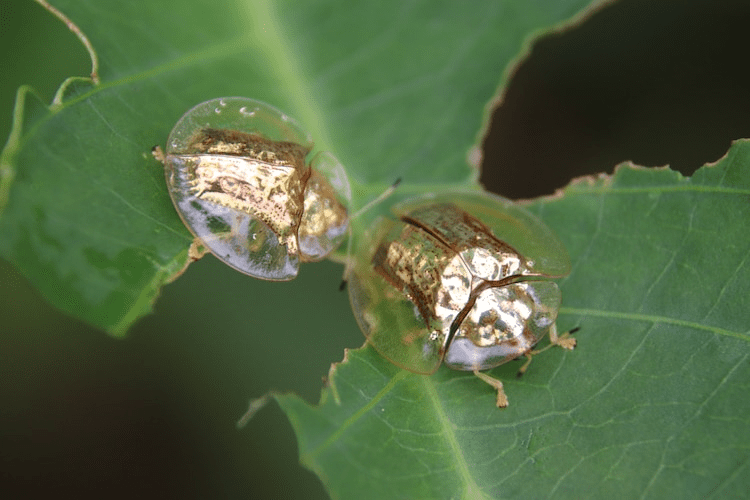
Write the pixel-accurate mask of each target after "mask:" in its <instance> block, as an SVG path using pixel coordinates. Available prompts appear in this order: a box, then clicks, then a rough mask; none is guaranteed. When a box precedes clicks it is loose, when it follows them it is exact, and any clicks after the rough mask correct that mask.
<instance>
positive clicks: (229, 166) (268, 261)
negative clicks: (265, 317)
mask: <svg viewBox="0 0 750 500" xmlns="http://www.w3.org/2000/svg"><path fill="white" fill-rule="evenodd" d="M312 148H313V143H312V140H311V138H310V136H309V135H308V134H307V133H305V132H304V131H303V130H302V128H301V127H300V126H299V125H298V124H297V122H295V121H294V120H292V119H291V118H289V117H288V116H286V115H284V114H283V113H282V112H281V111H279V110H278V109H276V108H274V107H272V106H269V105H268V104H265V103H262V102H260V101H256V100H253V99H247V98H244V97H225V98H218V99H212V100H210V101H206V102H203V103H201V104H198V105H197V106H195V107H194V108H192V109H191V110H189V111H188V112H187V113H185V115H183V116H182V118H180V120H179V121H178V122H177V124H176V125H175V127H174V129H173V130H172V132H171V133H170V135H169V138H168V140H167V148H166V153H163V152H161V150H160V149H159V148H156V149H155V153H154V156H156V157H157V158H158V159H159V160H160V161H162V163H164V167H165V174H166V179H167V186H168V188H169V194H170V196H171V197H172V201H173V203H174V205H175V208H176V209H177V213H178V214H179V215H180V217H181V218H182V220H183V222H184V223H185V225H186V226H187V227H188V229H190V231H191V232H192V233H193V235H194V236H195V237H196V241H200V243H201V244H202V245H204V246H205V247H206V248H207V249H208V250H210V251H211V252H212V253H213V254H214V255H215V256H216V257H217V258H219V259H220V260H222V261H224V262H225V263H227V264H228V265H230V266H232V267H233V268H235V269H237V270H238V271H241V272H243V273H245V274H248V275H250V276H254V277H256V278H261V279H266V280H290V279H293V278H294V277H296V276H297V272H298V270H299V263H300V262H306V261H315V260H320V259H323V258H325V257H326V256H327V255H328V254H329V253H330V252H332V251H333V250H335V249H336V248H337V247H338V246H339V245H340V244H341V242H342V241H343V239H344V237H345V236H346V232H347V227H348V223H349V221H348V216H347V208H346V205H347V204H348V202H349V200H350V198H351V192H350V187H349V181H348V179H347V176H346V172H345V171H344V168H343V166H342V165H341V164H340V163H339V162H338V160H336V158H335V157H334V156H333V155H332V154H330V153H318V154H317V155H315V156H314V157H312V159H309V157H310V156H311V151H312Z"/></svg>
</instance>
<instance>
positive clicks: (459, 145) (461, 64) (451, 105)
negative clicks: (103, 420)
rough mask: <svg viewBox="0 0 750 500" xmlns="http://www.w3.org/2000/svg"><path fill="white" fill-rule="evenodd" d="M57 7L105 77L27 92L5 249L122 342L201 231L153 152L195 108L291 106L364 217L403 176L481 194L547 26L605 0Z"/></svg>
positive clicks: (68, 3) (9, 159) (69, 307)
mask: <svg viewBox="0 0 750 500" xmlns="http://www.w3.org/2000/svg"><path fill="white" fill-rule="evenodd" d="M53 3H54V6H55V7H56V8H57V9H59V10H60V11H61V12H63V13H64V14H65V15H67V16H68V18H69V19H70V21H72V22H73V23H74V24H73V26H76V27H77V29H78V30H80V33H81V37H82V38H83V35H85V36H86V40H88V41H89V42H90V44H91V51H92V54H95V55H96V56H97V59H98V63H97V64H94V66H95V67H94V69H93V70H92V74H93V75H95V76H96V78H94V79H93V80H91V81H88V82H86V81H85V80H84V79H81V78H71V79H69V80H68V81H66V82H65V83H64V85H63V86H62V87H61V89H60V90H59V91H58V95H57V96H56V99H55V102H54V103H53V106H51V107H50V108H49V109H47V110H45V112H44V113H43V114H42V116H39V117H38V118H36V119H35V120H33V121H31V120H29V119H28V117H27V107H26V106H24V105H23V97H24V96H25V95H26V94H25V92H21V94H20V95H21V97H22V98H21V99H19V105H18V106H17V113H16V116H15V121H14V124H15V128H14V131H13V133H12V134H11V136H10V138H9V141H8V143H7V145H6V148H5V150H4V151H3V154H2V159H1V161H0V165H1V166H0V175H1V177H0V211H1V212H0V255H2V256H3V257H4V258H6V259H8V260H10V261H11V262H12V263H13V264H14V265H15V266H16V267H18V268H19V269H20V270H21V272H22V273H23V274H24V275H25V276H26V277H27V278H28V279H29V280H30V281H31V282H32V283H33V284H34V285H35V286H36V287H37V288H38V289H39V290H40V291H41V292H42V293H43V294H44V295H45V297H46V298H47V299H48V300H49V301H50V302H51V303H53V304H54V305H55V306H57V307H59V308H61V309H62V310H64V311H66V312H68V313H70V314H72V315H75V316H77V317H79V318H82V319H84V320H86V321H88V322H90V323H92V324H94V325H97V326H99V327H101V328H104V329H105V330H107V331H108V332H110V333H112V334H115V335H122V334H124V333H125V332H126V330H127V328H128V327H129V326H130V325H131V324H132V323H133V322H134V321H135V320H136V319H137V318H138V317H140V316H142V315H144V314H146V313H148V312H149V311H150V309H151V304H152V302H153V301H154V300H155V298H156V296H157V295H158V293H159V290H160V288H161V286H162V285H163V284H164V283H166V282H168V281H169V280H171V279H173V278H174V277H175V276H176V275H177V274H178V273H179V272H180V271H181V270H182V269H183V268H184V266H185V265H186V261H187V253H186V250H187V247H188V245H189V244H190V241H191V237H190V235H189V233H188V231H187V230H186V229H185V228H184V227H183V225H182V223H181V222H180V220H179V218H178V217H177V214H176V213H175V211H174V209H173V207H172V204H171V202H170V200H169V197H168V194H167V191H166V187H165V183H164V180H163V174H162V170H161V167H160V165H159V164H158V163H156V162H155V161H154V160H153V158H151V155H150V150H151V148H152V146H154V145H155V144H163V143H164V141H165V140H166V137H167V134H168V133H169V130H170V129H171V127H172V126H173V124H174V123H175V122H176V121H177V119H178V118H179V117H180V116H181V114H182V113H184V112H185V111H186V110H187V109H189V108H190V107H191V106H193V105H195V104H197V103H199V102H201V101H204V100H207V99H210V98H214V97H220V96H228V95H243V96H248V97H252V98H256V99H260V100H263V101H266V102H269V103H271V104H273V105H275V106H277V107H279V108H280V109H283V110H284V111H286V112H287V113H289V114H290V115H291V116H294V117H295V118H297V119H298V121H300V122H301V123H302V124H303V125H304V126H305V127H307V128H308V129H309V130H310V132H311V133H312V135H313V137H314V138H315V140H316V141H317V146H318V147H319V148H320V149H327V150H331V151H334V152H335V154H336V155H337V156H338V157H339V158H340V159H341V160H342V161H343V163H344V165H345V166H346V167H347V169H348V171H349V173H350V175H351V177H352V181H353V187H354V193H355V199H354V206H353V209H355V210H356V208H358V207H359V206H361V205H362V204H363V203H364V202H365V201H366V200H368V199H370V198H372V196H374V195H375V194H377V193H379V192H381V191H382V189H383V187H384V186H386V185H389V184H390V183H391V182H392V181H393V180H394V179H395V178H397V177H402V178H403V179H404V184H403V187H402V192H403V193H415V192H421V191H425V190H430V189H434V188H435V187H439V186H443V187H450V186H455V185H461V184H463V185H474V186H476V178H477V176H478V172H477V166H478V158H479V156H480V155H479V154H478V144H477V143H478V139H479V137H480V135H478V133H479V134H481V130H482V129H483V128H484V127H485V126H486V122H487V120H488V111H489V109H488V105H487V102H488V100H489V99H490V98H491V97H492V96H493V94H495V93H496V92H497V91H498V85H500V88H502V85H503V83H504V82H505V74H504V73H503V71H504V69H505V68H506V67H508V65H509V64H510V62H511V61H512V59H513V58H515V57H518V55H519V53H523V52H524V51H525V50H527V47H528V44H529V42H530V40H531V35H532V33H537V34H542V33H543V32H544V31H543V30H547V31H549V30H550V27H551V26H554V25H556V24H559V23H562V22H564V21H566V20H568V19H570V18H571V16H574V15H576V14H577V13H579V12H581V11H582V10H583V9H584V8H586V7H587V6H588V5H589V4H591V5H594V4H596V3H598V2H596V1H592V0H565V1H560V0H557V1H551V0H548V1H541V0H538V1H534V2H525V3H524V4H523V6H522V7H521V6H519V5H517V3H516V2H513V1H510V0H506V1H494V0H486V1H482V2H474V3H472V6H471V8H466V6H465V5H463V4H461V3H460V2H447V3H443V4H441V5H440V6H436V5H433V4H432V3H430V2H422V3H407V4H404V3H403V2H396V1H391V2H386V3H383V2H379V3H373V4H356V5H354V4H352V3H351V2H345V1H343V0H330V1H327V2H319V1H308V2H300V1H296V0H295V1H291V0H285V1H279V2H270V1H262V0H256V1H243V2H240V1H230V0H223V1H221V2H211V3H205V2H191V3H190V5H189V7H186V5H185V2H178V1H166V0H165V1H161V2H127V3H122V2H112V1H109V2H107V1H99V2H82V1H73V0H56V1H54V2H53ZM114 12H116V15H115V14H113V13H114ZM97 65H98V66H97ZM467 158H469V159H470V161H468V162H467ZM360 227H361V226H360Z"/></svg>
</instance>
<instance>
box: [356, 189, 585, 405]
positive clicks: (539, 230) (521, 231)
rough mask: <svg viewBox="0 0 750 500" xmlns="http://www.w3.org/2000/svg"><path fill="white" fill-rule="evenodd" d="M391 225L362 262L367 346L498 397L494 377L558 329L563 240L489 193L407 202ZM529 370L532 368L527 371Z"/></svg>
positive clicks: (560, 340) (359, 291) (361, 315)
mask: <svg viewBox="0 0 750 500" xmlns="http://www.w3.org/2000/svg"><path fill="white" fill-rule="evenodd" d="M394 213H395V215H396V216H397V218H395V219H391V218H383V219H381V220H380V221H379V223H378V224H376V226H375V229H374V230H373V231H372V232H371V234H369V235H368V237H367V238H365V240H366V241H364V242H363V244H362V245H360V248H359V249H358V251H357V255H356V256H355V263H354V267H353V272H352V276H351V277H350V281H349V296H350V300H351V303H352V308H353V310H354V312H355V316H356V317H357V322H358V323H359V326H360V328H361V329H362V331H363V332H364V334H365V336H366V337H367V339H368V341H369V342H370V343H371V344H372V345H373V347H375V349H376V350H377V351H378V352H380V354H382V355H383V356H384V357H385V358H387V359H388V360H389V361H391V362H392V363H394V364H396V365H398V366H400V367H402V368H404V369H406V370H409V371H413V372H416V373H423V374H430V373H433V372H435V371H436V370H437V369H438V367H439V366H440V364H441V363H445V364H446V365H447V366H448V367H449V368H452V369H455V370H463V371H472V372H474V373H475V374H477V376H478V377H479V378H481V379H482V380H484V381H485V382H487V383H489V384H491V385H492V386H493V387H495V388H496V389H497V391H498V398H497V405H498V406H500V407H503V406H507V404H508V402H507V398H506V397H505V393H504V391H503V386H502V383H501V382H500V381H499V380H496V379H494V378H492V377H490V376H489V375H487V374H484V373H480V370H487V369H490V368H494V367H496V366H498V365H501V364H503V363H505V362H507V361H510V360H512V359H516V358H518V357H520V356H524V355H526V356H529V357H530V355H531V354H532V353H533V351H532V349H533V347H534V345H535V344H536V343H537V342H538V341H539V340H540V339H541V338H542V337H544V336H545V335H546V334H547V333H549V335H550V338H551V341H552V343H553V344H558V345H561V346H562V347H565V348H568V349H572V348H573V347H574V346H575V340H574V339H573V338H572V337H569V336H567V335H563V336H561V337H558V335H557V330H556V327H555V320H556V318H557V311H558V308H559V307H560V298H561V296H560V290H559V288H558V287H557V284H556V283H554V282H553V281H552V278H558V277H562V276H565V275H567V274H568V273H569V272H570V261H569V258H568V254H567V252H566V251H565V248H564V246H563V245H562V243H561V242H560V240H559V239H558V238H557V237H556V236H555V235H554V233H552V231H551V230H550V229H549V228H548V227H547V226H545V225H544V224H543V223H542V222H541V221H540V220H539V219H537V218H536V217H534V216H533V215H531V214H530V213H529V212H527V211H526V210H524V209H523V208H521V207H520V206H518V205H516V204H514V203H513V202H511V201H509V200H506V199H503V198H500V197H497V196H492V195H489V194H484V193H477V194H451V195H446V196H440V197H437V196H432V197H426V198H421V199H417V200H412V201H407V202H405V203H401V204H399V205H397V206H396V208H395V210H394ZM523 369H525V365H524V368H523Z"/></svg>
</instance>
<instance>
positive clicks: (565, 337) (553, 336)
mask: <svg viewBox="0 0 750 500" xmlns="http://www.w3.org/2000/svg"><path fill="white" fill-rule="evenodd" d="M577 331H578V328H577V327H576V328H573V329H572V330H570V331H568V332H565V333H563V334H562V335H560V336H558V335H557V325H556V324H553V325H552V327H551V328H550V329H549V344H548V345H546V346H544V347H543V348H542V349H539V350H538V351H533V350H532V351H529V352H527V353H526V354H524V355H525V356H526V362H525V363H524V364H523V366H521V368H519V369H518V373H516V377H521V376H522V375H523V374H524V373H526V369H527V368H528V367H529V364H531V358H532V356H535V355H537V354H541V353H543V352H544V351H546V350H547V349H549V348H550V347H552V346H554V345H558V346H560V347H562V348H563V349H569V350H573V349H574V348H575V346H576V339H575V337H572V336H571V335H570V334H571V333H574V332H577Z"/></svg>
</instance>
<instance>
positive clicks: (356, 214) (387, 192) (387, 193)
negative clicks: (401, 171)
mask: <svg viewBox="0 0 750 500" xmlns="http://www.w3.org/2000/svg"><path fill="white" fill-rule="evenodd" d="M399 184H401V177H399V178H398V179H396V180H395V181H394V183H393V184H391V185H390V186H388V189H386V190H385V191H383V192H382V193H380V194H379V195H378V196H376V197H375V198H373V199H372V200H370V201H368V202H367V203H366V204H365V206H363V207H362V208H360V209H359V210H357V211H356V212H354V214H353V215H352V216H351V217H349V220H353V219H356V218H357V217H360V216H361V215H362V214H364V213H365V212H367V211H368V210H370V209H371V208H372V207H374V206H376V205H377V204H378V203H380V202H381V201H383V200H385V199H386V198H388V197H389V196H390V195H392V194H393V192H394V191H395V190H396V188H397V187H398V185H399Z"/></svg>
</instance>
